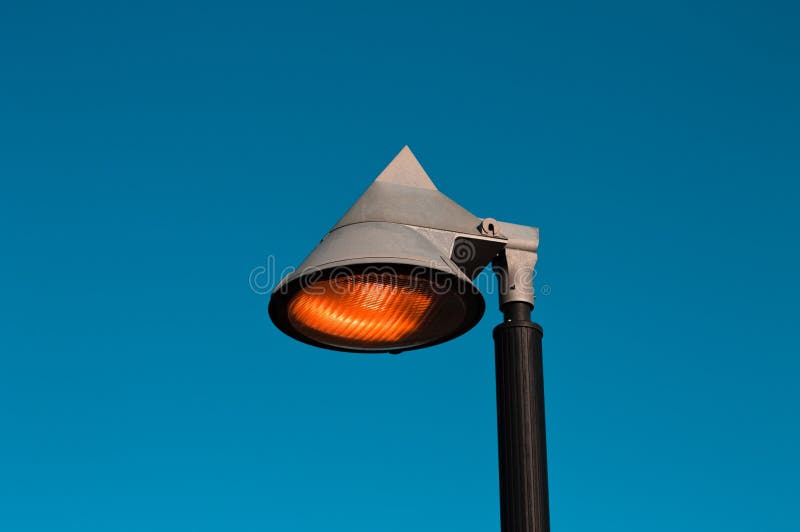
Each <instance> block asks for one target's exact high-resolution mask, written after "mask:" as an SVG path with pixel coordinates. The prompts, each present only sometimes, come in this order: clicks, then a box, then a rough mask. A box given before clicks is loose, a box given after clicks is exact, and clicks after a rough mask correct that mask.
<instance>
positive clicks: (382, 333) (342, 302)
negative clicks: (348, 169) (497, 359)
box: [269, 146, 539, 352]
mask: <svg viewBox="0 0 800 532" xmlns="http://www.w3.org/2000/svg"><path fill="white" fill-rule="evenodd" d="M538 240H539V235H538V229H536V228H532V227H524V226H517V225H513V224H506V223H503V224H501V223H499V222H496V221H495V220H492V219H490V218H487V219H483V220H482V219H480V218H478V217H477V216H475V215H473V214H472V213H470V212H469V211H467V210H466V209H464V208H463V207H461V206H460V205H458V204H457V203H456V202H454V201H453V200H451V199H450V198H448V197H447V196H445V195H444V194H442V193H441V192H440V191H439V190H438V189H437V188H436V186H435V185H434V184H433V181H431V179H430V177H429V176H428V174H427V173H426V172H425V170H424V169H423V168H422V166H421V165H420V164H419V162H418V161H417V159H416V157H414V154H413V153H412V152H411V150H410V149H409V148H408V146H406V147H404V148H403V149H402V150H401V151H400V153H398V154H397V156H396V157H395V158H394V159H393V160H392V162H391V163H389V165H388V166H387V167H386V168H385V169H384V170H383V171H382V172H381V173H380V175H378V177H377V178H376V179H375V181H374V182H373V183H372V184H371V185H370V186H369V187H368V188H367V190H366V191H365V192H364V193H363V194H362V195H361V197H360V198H359V199H358V200H357V201H356V202H355V204H353V206H352V207H351V208H350V209H349V210H348V211H347V212H346V213H345V215H344V216H343V217H342V218H341V219H340V220H339V221H338V222H337V223H336V224H335V225H334V226H333V228H332V229H331V230H330V231H329V232H328V234H327V235H325V237H324V238H323V239H322V241H321V242H320V243H319V244H318V245H317V247H316V248H315V249H314V250H313V251H312V252H311V254H310V255H309V256H308V257H307V258H306V259H305V260H304V261H303V262H302V264H301V265H300V266H299V267H298V268H297V270H295V271H294V272H293V273H291V274H289V275H288V276H287V277H286V278H284V279H283V280H282V281H281V282H280V284H279V285H278V286H277V287H276V289H275V290H274V292H273V294H272V297H271V299H270V304H269V313H270V317H271V318H272V320H273V322H275V324H276V325H277V326H278V327H279V328H280V329H281V330H282V331H283V332H285V333H287V334H289V335H290V336H293V337H295V338H297V339H299V340H301V341H304V342H306V343H310V344H312V345H317V346H320V347H327V348H330V349H336V350H344V351H356V352H386V351H390V352H399V351H403V350H409V349H416V348H420V347H426V346H429V345H434V344H436V343H440V342H443V341H446V340H448V339H450V338H453V337H455V336H458V335H460V334H463V333H464V332H466V331H467V330H469V329H471V328H472V327H473V326H474V325H475V324H476V323H477V322H478V321H479V320H480V318H481V316H482V315H483V312H484V308H485V304H484V301H483V297H482V296H481V294H480V292H479V291H478V290H477V289H476V288H475V286H474V285H473V283H472V280H473V279H474V278H475V277H476V276H477V275H478V274H479V273H480V271H481V270H483V268H485V267H486V266H487V265H488V264H489V263H490V262H491V261H493V260H495V261H498V260H502V261H505V262H512V263H516V262H519V260H521V261H523V262H525V264H527V265H528V266H529V267H530V270H531V271H530V272H529V273H527V274H523V276H522V277H526V276H527V277H530V280H529V282H526V281H525V279H515V278H513V277H514V276H513V275H509V276H508V279H506V280H505V281H504V280H503V278H502V277H501V282H500V291H501V299H503V298H505V300H515V299H516V300H524V301H529V302H530V304H531V305H532V304H533V285H532V275H531V274H532V269H533V265H534V264H535V261H536V249H537V247H538ZM517 255H518V256H519V257H518V258H519V260H517V258H515V257H516V256H517ZM509 259H510V260H509ZM509 271H510V270H509ZM512 273H513V272H512ZM412 285H413V286H412ZM322 292H325V293H324V294H323V293H322ZM339 292H341V293H339ZM403 294H405V295H403ZM412 303H413V304H412ZM301 304H302V305H304V306H302V308H300V307H301ZM403 305H407V306H409V308H408V309H407V310H406V311H402V312H400V311H397V308H398V306H399V307H403ZM298 309H299V310H298ZM302 320H306V321H302ZM390 320H394V321H391V323H390ZM415 324H416V325H415ZM400 325H403V326H402V327H401V326H400ZM414 326H416V327H417V328H416V329H414ZM389 329H392V330H396V331H405V335H403V334H400V333H399V332H397V334H394V335H392V334H388V333H387V332H386V331H388V330H389Z"/></svg>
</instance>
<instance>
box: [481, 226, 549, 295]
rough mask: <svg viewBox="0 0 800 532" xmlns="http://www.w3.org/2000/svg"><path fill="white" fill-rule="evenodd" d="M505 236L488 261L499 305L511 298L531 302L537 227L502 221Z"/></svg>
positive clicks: (537, 239)
mask: <svg viewBox="0 0 800 532" xmlns="http://www.w3.org/2000/svg"><path fill="white" fill-rule="evenodd" d="M499 225H500V231H502V233H503V234H504V235H505V236H506V237H507V238H508V241H507V242H506V246H505V248H504V249H503V250H502V251H501V252H500V253H499V254H498V255H497V257H495V259H494V260H493V261H492V269H493V270H494V273H495V275H496V276H497V285H498V291H499V295H500V308H501V309H502V308H503V305H505V304H506V303H510V302H512V301H522V302H524V303H528V304H529V305H530V306H531V308H533V305H534V298H535V296H534V291H533V278H534V274H535V269H536V260H537V259H538V255H537V251H538V249H539V228H538V227H529V226H525V225H517V224H510V223H505V222H502V223H500V224H499Z"/></svg>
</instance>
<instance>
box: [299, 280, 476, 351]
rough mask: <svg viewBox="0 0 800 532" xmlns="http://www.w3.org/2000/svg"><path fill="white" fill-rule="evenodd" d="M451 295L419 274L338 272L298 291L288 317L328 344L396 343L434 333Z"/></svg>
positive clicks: (411, 340) (304, 330) (377, 346)
mask: <svg viewBox="0 0 800 532" xmlns="http://www.w3.org/2000/svg"><path fill="white" fill-rule="evenodd" d="M446 299H449V298H447V297H446V296H443V295H441V294H437V293H436V292H435V291H434V290H433V288H432V286H431V284H430V282H428V281H427V280H425V279H423V278H419V277H411V276H408V275H397V274H363V275H351V276H348V277H335V278H332V279H326V280H323V281H318V282H316V283H314V284H312V285H311V286H309V287H306V288H305V289H304V290H300V291H298V292H297V293H296V294H295V295H294V296H293V297H292V299H291V301H290V302H289V308H288V311H289V321H290V322H291V323H292V325H293V326H294V327H296V328H297V329H298V330H299V331H301V332H303V333H304V334H305V335H307V336H309V337H310V338H313V339H315V340H316V341H318V342H321V343H325V344H334V345H340V346H346V347H368V348H379V347H386V346H396V345H400V344H408V343H413V342H414V341H415V339H418V338H419V337H420V335H425V334H430V329H431V327H432V322H433V317H434V316H435V315H436V314H437V312H438V311H439V310H441V307H442V301H443V300H446ZM447 306H448V307H449V305H447ZM462 312H463V311H462ZM449 313H450V312H448V314H449ZM458 314H461V312H459V313H458ZM448 321H449V320H448Z"/></svg>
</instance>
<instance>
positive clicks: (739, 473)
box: [0, 1, 800, 532]
mask: <svg viewBox="0 0 800 532" xmlns="http://www.w3.org/2000/svg"><path fill="white" fill-rule="evenodd" d="M798 15H800V13H799V12H798V9H797V7H796V6H795V5H792V4H791V3H789V2H755V1H751V2H725V3H722V2H720V3H714V2H669V3H655V4H654V3H641V2H608V3H603V4H593V3H581V2H559V3H557V4H543V3H530V2H528V3H514V4H511V3H507V4H490V3H486V2H482V3H465V2H459V3H452V4H445V3H437V4H436V5H431V4H430V3H426V2H402V3H375V2H369V3H367V2H364V3H337V5H332V4H330V3H325V4H323V3H320V4H317V5H314V4H309V3H292V4H291V5H270V4H269V3H263V2H262V3H247V2H236V1H234V2H224V3H223V2H219V3H206V2H191V3H189V2H185V3H180V2H98V3H91V2H75V3H69V4H64V3H56V2H53V3H47V2H15V1H11V2H4V3H2V5H0V52H2V53H0V224H1V226H2V230H0V294H1V295H0V529H2V530H9V531H10V530H14V531H26V532H27V531H42V530H59V531H69V530H75V531H95V530H96V531H106V530H118V531H148V532H149V531H157V530H170V531H172V530H192V531H212V530H214V531H216V530H235V531H237V532H238V531H242V532H244V531H250V530H259V531H263V530H276V531H287V532H288V531H320V530H342V531H347V532H357V531H369V532H374V531H376V530H380V531H408V530H421V531H428V530H430V531H441V530H461V531H464V532H469V531H473V530H474V531H487V530H499V523H498V494H497V463H496V460H497V459H496V451H497V449H496V435H495V413H494V375H493V351H492V343H491V329H492V327H493V326H494V325H495V324H496V323H497V322H498V321H499V319H500V318H499V314H498V313H497V312H496V310H495V303H494V301H493V300H491V299H488V300H487V314H486V316H485V317H484V319H483V320H482V322H481V323H480V324H479V325H478V326H476V328H475V329H473V330H472V331H471V332H470V333H469V334H467V335H465V336H463V337H461V338H459V339H457V340H455V341H453V342H450V343H448V344H445V345H441V346H437V347H434V348H431V349H426V350H422V351H416V352H410V353H407V354H404V355H402V356H399V357H390V356H357V355H347V354H341V353H335V352H329V351H324V350H319V349H315V348H312V347H309V346H306V345H303V344H300V343H298V342H295V341H292V340H291V339H289V338H287V337H285V336H283V335H282V334H280V333H279V332H278V331H277V330H276V329H275V328H274V327H273V326H272V324H271V323H270V322H269V319H268V317H267V313H266V306H267V297H266V296H265V295H260V294H256V293H254V292H253V291H252V290H251V289H250V287H249V284H248V276H249V274H250V272H251V271H252V270H253V269H254V268H257V267H259V266H261V265H265V264H266V262H267V257H268V256H273V257H275V261H276V264H277V265H278V266H279V267H285V266H291V265H293V264H297V263H298V262H299V261H300V260H301V259H302V258H303V257H304V256H305V254H306V253H307V252H308V251H310V249H311V248H312V247H313V245H314V243H315V242H316V241H317V240H318V239H319V238H320V237H321V236H322V235H323V234H324V233H325V231H326V230H327V229H328V228H329V227H330V226H331V225H332V224H333V223H334V222H335V221H336V220H337V219H338V218H339V217H340V216H341V214H343V213H344V211H345V210H346V209H347V207H348V206H349V205H350V204H351V203H352V202H353V201H354V200H355V199H356V197H357V196H358V195H359V194H360V193H361V191H362V190H363V189H364V188H366V186H368V184H369V183H370V181H371V180H372V179H373V178H374V177H375V176H376V175H377V174H378V172H379V171H380V170H381V169H382V168H383V167H384V166H385V164H387V163H388V162H389V160H391V158H392V157H393V156H394V155H395V154H396V152H397V151H399V149H400V148H401V147H402V146H403V145H405V144H409V145H410V146H411V148H412V149H413V150H414V152H415V154H416V155H417V157H418V158H419V160H420V162H421V163H422V164H423V166H425V168H426V170H427V171H428V173H429V174H430V175H431V177H432V178H433V179H434V181H435V182H436V183H437V185H438V186H439V188H440V189H441V190H442V191H443V192H445V193H446V194H448V195H449V196H450V197H452V198H453V199H454V200H456V201H458V202H459V203H461V204H462V205H464V206H465V207H466V208H468V209H470V210H471V211H473V212H474V213H475V214H476V215H478V216H491V217H495V218H498V219H504V220H509V221H513V222H517V223H524V224H531V225H537V226H539V227H540V228H541V238H542V244H541V248H540V267H539V272H538V276H537V284H538V286H539V287H540V288H541V287H544V286H545V285H546V286H547V287H548V295H544V294H543V293H540V297H539V299H538V300H537V308H536V311H535V313H534V315H535V319H536V320H537V321H538V322H540V323H541V324H542V325H543V327H544V330H545V338H544V349H545V371H546V394H547V396H546V397H547V416H548V437H549V441H548V444H549V453H550V454H549V457H550V479H551V485H550V486H551V506H552V511H551V514H552V524H553V529H554V530H588V529H591V530H609V531H615V532H620V531H628V530H630V531H636V532H639V531H641V530H648V531H653V532H659V531H670V532H672V531H674V530H698V531H704V532H707V531H725V532H736V531H748V532H750V531H752V530H770V531H796V530H798V529H800V515H798V509H797V496H798V491H800V486H798V478H800V458H798V453H797V449H798V448H800V428H799V427H798V423H797V420H798V405H800V392H799V391H798V387H797V378H798V374H799V373H800V360H798V349H797V334H796V331H797V324H796V316H797V312H796V310H795V304H796V301H797V300H798V298H800V286H798V280H797V272H798V270H799V269H800V255H799V254H798V251H797V249H796V247H797V246H796V242H797V232H798V229H800V223H798V214H797V204H798V200H800V184H798V183H799V181H798V179H800V152H798V149H797V147H798V145H799V142H798V141H800V100H799V99H798V97H797V95H798V94H800V69H799V68H798V65H799V64H800V54H799V52H800V40H799V39H798V35H797V29H796V26H797V20H798Z"/></svg>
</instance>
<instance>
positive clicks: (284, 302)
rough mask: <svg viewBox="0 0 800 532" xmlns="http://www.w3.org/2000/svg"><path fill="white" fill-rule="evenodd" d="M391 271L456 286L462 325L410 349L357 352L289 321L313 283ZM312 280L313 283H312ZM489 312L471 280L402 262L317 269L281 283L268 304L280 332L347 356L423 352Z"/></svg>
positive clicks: (382, 348)
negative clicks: (292, 306)
mask: <svg viewBox="0 0 800 532" xmlns="http://www.w3.org/2000/svg"><path fill="white" fill-rule="evenodd" d="M388 268H391V272H392V273H395V274H397V275H409V276H415V277H421V278H423V279H433V278H434V275H435V278H436V279H437V281H438V280H442V281H448V282H451V283H454V284H453V285H452V286H454V287H458V288H460V290H459V291H458V295H459V296H460V297H462V298H463V299H464V305H465V308H466V315H465V317H464V319H463V320H462V321H461V323H460V324H459V325H458V327H456V328H455V329H453V330H452V331H450V332H449V333H447V334H445V335H443V336H441V337H438V338H435V339H433V340H431V341H428V342H423V343H419V344H411V345H398V346H397V347H387V346H382V347H375V348H368V347H367V348H356V347H342V346H337V345H331V344H326V343H323V342H319V341H317V340H314V339H312V338H309V337H308V336H306V335H304V334H303V333H301V332H300V331H299V330H297V329H296V328H295V327H294V325H292V323H291V321H290V319H289V303H290V302H291V299H292V297H293V296H294V295H295V294H296V293H297V291H298V290H300V289H302V288H303V287H304V284H305V286H310V285H311V284H313V283H316V282H320V281H326V280H329V279H332V278H334V277H336V276H337V273H338V274H339V275H341V274H342V272H345V271H346V273H347V274H351V275H360V274H364V273H367V274H369V273H388V272H385V271H383V269H388ZM309 278H312V279H313V280H309ZM485 310H486V303H485V301H484V299H483V295H482V294H481V292H480V290H478V288H477V287H476V286H475V285H474V284H473V283H472V282H470V281H469V280H467V279H465V278H464V277H462V276H459V275H456V274H455V273H453V272H450V271H447V270H443V269H439V268H432V267H429V266H420V265H413V264H405V263H400V262H380V263H369V264H363V263H358V264H339V265H336V266H333V267H327V268H318V269H313V270H308V271H304V272H303V273H302V274H300V275H298V276H297V277H294V278H292V279H290V280H288V281H287V282H285V283H281V284H280V285H278V287H277V288H276V289H275V291H274V292H273V293H272V296H271V297H270V301H269V307H268V311H269V317H270V319H271V320H272V322H273V323H274V324H275V326H276V327H278V329H280V330H281V331H282V332H283V333H284V334H286V335H288V336H290V337H292V338H294V339H295V340H299V341H301V342H303V343H306V344H309V345H313V346H315V347H322V348H324V349H330V350H333V351H343V352H348V353H393V354H396V353H400V352H403V351H412V350H415V349H422V348H424V347H431V346H434V345H438V344H441V343H444V342H447V341H449V340H452V339H454V338H457V337H458V336H461V335H462V334H464V333H466V332H467V331H469V330H470V329H472V328H473V327H474V326H475V325H477V323H478V322H479V321H480V320H481V318H482V317H483V314H484V312H485Z"/></svg>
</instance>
